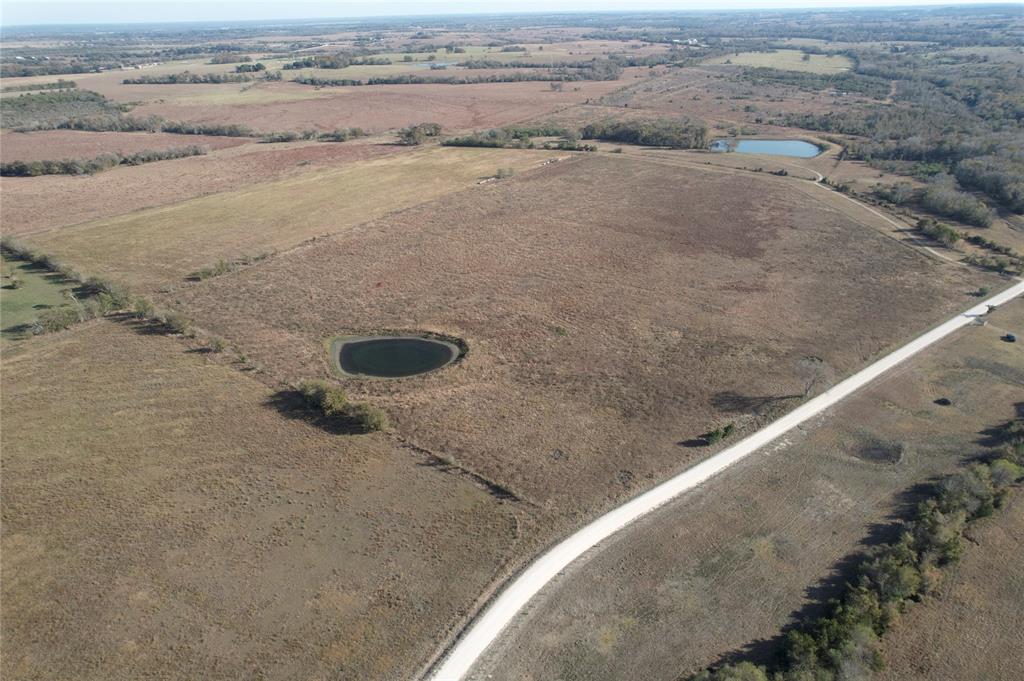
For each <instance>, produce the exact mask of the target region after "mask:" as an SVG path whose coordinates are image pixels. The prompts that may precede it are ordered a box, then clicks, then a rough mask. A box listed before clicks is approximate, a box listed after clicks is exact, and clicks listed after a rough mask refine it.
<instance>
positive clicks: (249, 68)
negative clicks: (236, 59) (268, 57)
mask: <svg viewBox="0 0 1024 681" xmlns="http://www.w3.org/2000/svg"><path fill="white" fill-rule="evenodd" d="M266 70H267V67H266V65H265V64H263V63H262V62H256V63H255V64H239V65H238V66H236V67H235V73H257V72H259V71H266Z"/></svg>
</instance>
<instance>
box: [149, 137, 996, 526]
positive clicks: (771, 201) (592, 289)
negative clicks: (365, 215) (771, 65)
mask: <svg viewBox="0 0 1024 681" xmlns="http://www.w3.org/2000/svg"><path fill="white" fill-rule="evenodd" d="M792 182H794V181H793V180H783V179H781V178H768V177H763V176H753V175H750V174H742V175H737V174H735V173H734V172H733V171H729V170H725V169H714V168H705V169H700V170H695V169H692V168H685V167H680V166H673V165H668V164H663V163H658V162H655V161H652V160H646V159H634V158H630V157H629V156H628V155H625V154H623V155H602V156H596V155H591V156H585V157H577V158H575V159H573V160H571V161H563V162H560V163H556V164H552V165H548V166H547V167H544V168H540V169H537V170H534V171H530V172H526V173H522V174H521V175H519V176H517V177H515V178H513V179H511V180H505V181H499V182H496V183H491V184H488V185H484V186H478V187H471V188H470V189H468V190H466V191H463V192H458V193H455V194H452V195H450V196H448V197H447V198H441V199H439V200H437V201H435V202H433V203H428V204H424V205H421V206H418V207H415V208H411V209H409V210H406V211H402V212H400V213H395V214H392V215H390V216H388V217H385V218H382V219H379V220H376V221H373V222H369V223H365V224H362V225H360V226H359V227H358V228H356V229H352V230H344V231H340V232H339V233H337V234H336V236H334V237H331V238H329V239H325V240H318V241H317V242H316V243H314V244H310V245H308V246H304V247H302V248H300V249H296V250H294V251H291V252H289V253H285V254H281V255H280V256H278V257H275V258H273V259H271V260H269V261H266V262H264V263H260V264H259V265H257V266H255V267H253V268H249V269H247V270H244V271H240V272H236V273H234V274H232V275H230V276H228V277H222V278H218V279H211V280H207V281H204V282H201V283H199V284H197V285H194V286H189V287H187V288H183V289H179V290H177V291H175V292H174V294H173V300H174V301H175V304H177V305H179V306H180V307H181V309H182V310H183V311H184V312H185V313H186V314H188V315H189V316H192V317H193V318H195V319H196V321H197V323H198V324H199V325H200V326H201V327H203V328H207V329H209V330H211V331H212V332H214V333H216V334H218V335H221V336H224V337H226V338H229V339H231V341H232V342H235V343H237V344H239V346H240V347H243V348H244V350H245V352H246V353H247V354H249V355H250V356H252V357H255V358H258V362H259V364H260V366H262V367H265V368H266V370H267V372H268V373H269V374H270V375H272V376H274V377H275V378H277V379H278V380H286V381H294V380H298V379H300V378H303V377H310V376H317V375H323V376H325V377H326V376H329V375H330V369H329V364H330V363H329V361H328V357H327V355H326V352H325V349H324V346H323V343H324V341H325V339H328V338H330V337H333V336H336V335H342V334H361V333H367V332H371V331H374V330H379V329H395V330H415V329H420V330H427V331H433V332H439V333H445V334H449V335H453V336H457V337H461V338H463V339H465V340H466V341H467V342H468V344H469V348H470V350H469V354H468V355H467V356H466V357H465V358H464V359H463V360H462V361H461V362H459V363H458V364H456V365H454V366H453V367H450V368H447V369H445V370H442V371H439V372H435V373H433V374H427V375H424V376H421V377H418V378H416V379H409V380H407V381H401V382H385V381H366V380H364V381H359V380H354V379H346V380H345V381H344V383H345V384H346V385H348V386H350V390H352V391H353V392H355V393H357V394H360V395H363V396H365V397H366V398H367V399H371V400H372V401H373V402H374V403H376V404H379V405H380V406H382V407H383V408H385V409H386V410H387V411H388V412H389V414H390V415H391V416H392V418H393V420H394V421H395V423H396V424H397V426H396V427H397V430H398V432H400V433H401V434H402V435H404V436H406V437H408V438H410V439H411V440H412V441H414V442H416V443H417V444H418V445H421V446H424V447H427V448H428V449H431V450H433V451H436V452H438V453H439V454H441V455H444V456H446V457H449V458H451V459H452V460H454V461H457V462H459V463H461V464H463V465H465V466H467V467H469V468H471V469H473V470H475V471H477V472H479V473H481V474H482V475H484V476H486V477H487V478H489V479H492V480H495V481H497V482H499V483H500V484H502V485H505V486H506V487H508V488H510V489H512V490H516V491H517V493H520V494H522V495H523V496H524V497H525V498H527V499H530V500H531V501H533V502H534V503H537V504H538V505H540V506H541V507H542V508H544V509H548V510H550V511H552V512H556V513H559V514H563V516H564V518H566V519H568V518H575V517H577V516H576V514H577V513H582V514H589V513H592V512H594V511H596V510H597V509H599V508H601V507H602V506H603V505H604V504H606V503H609V502H610V501H611V500H613V499H618V498H621V497H623V496H625V495H628V494H632V493H634V492H635V491H636V490H638V489H640V488H642V487H646V486H648V485H649V484H650V481H651V480H656V479H663V478H664V477H666V476H667V475H668V474H669V473H670V472H673V471H676V470H678V469H679V468H680V467H682V466H685V465H687V464H688V463H691V462H692V461H694V460H695V459H697V458H699V457H700V456H702V455H703V454H704V452H706V451H707V450H706V449H701V448H699V447H697V448H694V447H688V446H683V445H682V444H681V443H689V442H692V441H693V440H694V439H696V438H698V437H699V436H700V434H701V433H704V432H705V431H708V430H710V429H712V428H714V427H717V426H722V425H724V424H726V423H728V422H735V424H736V425H737V426H738V427H739V428H740V430H741V432H742V431H743V430H744V429H746V428H752V427H754V425H755V424H756V423H757V422H759V421H760V420H761V419H763V418H765V417H767V416H769V415H770V413H774V412H772V410H768V411H764V410H763V409H760V408H758V407H757V406H756V405H761V406H764V405H770V406H773V408H775V409H779V408H785V406H786V405H792V404H794V400H799V399H800V397H801V396H802V394H803V393H804V392H805V390H806V385H805V383H804V381H806V380H807V379H806V377H804V378H801V366H803V365H804V364H806V363H807V362H808V361H810V362H811V363H812V364H817V363H819V362H820V364H821V366H822V368H823V369H826V373H828V374H829V375H830V376H833V377H835V376H841V375H844V374H846V373H848V372H850V371H851V370H853V369H854V368H857V367H859V366H861V365H863V364H864V363H865V362H867V361H868V360H869V359H870V358H872V357H874V356H876V355H877V354H878V353H879V352H881V351H883V350H884V349H886V348H890V347H892V346H894V345H895V344H897V343H899V342H902V341H904V340H906V339H907V337H908V336H909V335H910V334H914V333H917V332H918V331H919V330H920V329H922V328H924V327H926V326H928V325H929V324H930V323H932V322H935V321H937V320H939V319H941V318H942V317H943V316H944V315H945V314H948V313H949V312H950V311H952V310H954V309H957V308H959V307H961V306H963V305H964V304H965V303H966V301H968V300H969V298H967V296H966V294H967V292H969V291H972V290H974V289H975V288H976V287H977V285H978V282H980V281H995V279H994V278H990V277H987V276H985V275H982V274H978V273H975V272H971V271H969V270H966V269H963V270H961V269H958V268H952V267H944V266H942V265H941V264H939V263H937V262H936V261H934V260H932V259H930V258H927V257H925V256H924V255H923V254H921V253H919V252H916V251H915V250H914V249H912V248H910V247H908V246H903V245H900V244H898V243H897V242H895V241H892V240H891V239H889V238H887V237H886V236H883V235H882V234H880V233H878V232H876V231H875V230H873V229H871V228H870V227H867V226H864V225H862V224H861V223H859V222H857V221H854V220H852V219H850V218H849V217H848V216H847V215H846V214H845V213H844V212H843V211H842V210H841V206H838V205H837V206H833V205H831V204H829V203H824V202H820V201H818V200H816V198H815V197H814V196H813V194H812V193H811V192H808V193H807V194H804V193H802V192H793V191H792V185H791V184H788V183H792ZM739 183H742V187H743V188H744V189H743V191H737V190H736V188H737V186H738V184H739ZM155 267H156V266H155V265H154V268H155ZM881 300H884V301H885V304H879V301H881ZM811 358H815V359H811ZM734 397H735V398H736V399H735V400H734ZM737 400H738V402H737ZM736 403H739V404H746V405H748V406H747V407H743V408H740V409H739V410H736V409H735V408H734V407H730V406H729V405H733V404H736ZM750 405H754V406H750ZM566 480H573V485H572V486H571V488H570V487H568V486H566V485H565V484H564V482H565V481H566Z"/></svg>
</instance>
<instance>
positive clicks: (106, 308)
mask: <svg viewBox="0 0 1024 681" xmlns="http://www.w3.org/2000/svg"><path fill="white" fill-rule="evenodd" d="M0 252H3V253H4V254H5V255H7V256H8V257H11V258H15V259H18V260H25V261H27V262H30V263H32V264H34V265H36V266H38V267H41V268H43V269H45V270H48V271H50V272H54V273H57V274H60V275H61V276H62V277H63V278H64V279H66V280H68V281H72V282H77V283H78V284H79V286H78V289H77V291H76V292H77V293H78V294H80V295H81V296H82V298H81V299H79V298H74V297H73V300H74V302H75V303H76V305H74V306H72V307H58V308H52V309H49V310H46V311H45V312H43V313H42V314H41V315H40V316H39V321H38V322H37V323H36V325H35V326H34V328H33V329H32V331H33V333H36V334H40V333H52V332H55V331H63V330H64V329H67V328H69V327H71V326H73V325H75V324H77V323H79V322H83V321H86V320H89V319H93V318H96V317H102V316H103V315H105V314H107V313H109V312H125V311H128V312H131V313H132V314H133V315H134V316H135V317H136V318H137V319H148V320H150V321H153V322H156V323H158V324H160V325H162V326H163V327H164V328H165V329H167V331H169V332H171V333H180V334H184V335H187V336H191V335H194V330H193V328H192V323H191V321H189V320H188V319H187V318H185V317H184V316H183V315H181V314H179V313H176V312H169V311H161V310H157V309H156V307H155V306H154V305H153V303H152V302H151V301H150V300H148V299H147V298H143V297H132V296H131V295H130V294H129V292H128V291H127V290H126V289H125V288H124V287H122V286H119V285H118V284H115V283H113V282H112V281H110V280H108V279H102V278H99V277H83V276H82V275H81V274H80V273H79V272H78V271H76V270H74V269H73V268H71V267H70V266H68V265H66V264H65V263H63V262H62V261H60V260H59V259H57V258H56V257H54V256H53V255H50V254H47V253H42V252H40V251H36V250H35V249H33V248H30V247H28V246H26V245H24V244H22V243H20V242H18V241H17V240H16V239H13V238H12V237H10V236H4V237H3V238H0Z"/></svg>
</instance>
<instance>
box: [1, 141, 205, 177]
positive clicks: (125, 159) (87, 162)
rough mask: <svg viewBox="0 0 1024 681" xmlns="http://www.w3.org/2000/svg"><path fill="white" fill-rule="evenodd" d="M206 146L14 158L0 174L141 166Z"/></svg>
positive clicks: (86, 172)
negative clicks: (54, 158) (56, 158)
mask: <svg viewBox="0 0 1024 681" xmlns="http://www.w3.org/2000/svg"><path fill="white" fill-rule="evenodd" d="M206 151H207V150H206V148H205V147H199V146H195V145H192V146H187V147H179V148H177V149H151V150H147V151H139V152H136V153H134V154H118V153H113V152H111V153H107V154H100V155H99V156H97V157H95V158H90V159H80V158H79V159H64V160H60V161H12V162H10V163H0V176H4V177H35V176H37V175H90V174H92V173H99V172H102V171H104V170H109V169H111V168H116V167H117V166H137V165H142V164H143V163H152V162H154V161H167V160H169V159H174V158H186V157H188V156H201V155H203V154H205V153H206Z"/></svg>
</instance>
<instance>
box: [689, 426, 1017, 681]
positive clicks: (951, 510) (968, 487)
mask: <svg viewBox="0 0 1024 681" xmlns="http://www.w3.org/2000/svg"><path fill="white" fill-rule="evenodd" d="M1022 464H1024V420H1021V419H1018V420H1015V421H1012V422H1010V423H1007V424H1005V425H1004V426H1002V427H1001V428H1000V429H998V432H997V434H996V437H995V446H994V448H993V449H992V450H990V452H989V454H988V455H987V456H985V457H983V458H982V460H980V461H977V462H975V463H973V464H971V465H970V466H968V467H967V468H966V469H965V470H963V471H960V472H957V473H954V474H952V475H950V476H947V477H946V478H944V479H943V480H942V481H941V482H940V483H939V484H938V485H937V486H936V488H935V493H934V495H933V496H932V497H930V498H929V499H927V500H925V501H923V502H921V503H920V504H919V505H918V507H917V510H916V512H915V514H914V517H913V518H912V519H911V520H909V521H903V522H901V523H899V524H898V526H897V528H896V529H897V530H898V532H897V536H898V538H897V539H896V540H895V541H893V542H890V543H886V544H882V545H880V546H877V547H874V548H872V549H870V550H868V551H866V552H865V554H864V556H863V560H862V561H861V563H860V565H859V566H858V568H857V570H856V572H855V574H854V575H853V578H852V579H851V581H850V582H848V583H847V585H846V587H845V590H844V593H843V594H842V595H841V596H840V597H838V598H836V599H833V600H831V601H830V602H829V606H828V610H827V612H826V613H825V614H824V615H823V616H821V617H820V618H818V619H814V620H811V621H809V622H805V623H803V624H801V625H800V626H798V627H796V628H794V629H792V630H791V631H789V632H788V633H787V634H786V638H785V642H784V644H783V650H782V651H781V655H780V657H779V660H780V661H779V662H778V663H777V665H776V668H775V669H772V670H769V669H768V668H766V667H764V666H757V665H753V664H750V663H749V662H744V663H739V664H729V665H725V666H723V667H720V668H718V669H715V670H707V671H703V672H701V673H699V674H697V675H695V676H693V677H691V681H727V680H728V681H735V680H737V679H743V680H746V681H759V680H761V681H768V679H772V680H773V681H797V680H800V681H804V680H808V679H813V680H815V681H833V680H838V679H858V678H867V677H868V676H869V675H870V672H871V671H875V670H878V669H879V668H881V666H882V659H881V655H880V653H879V652H878V648H877V643H878V640H879V637H880V636H882V635H883V634H884V633H885V632H886V631H887V630H888V629H889V628H890V627H891V626H892V624H893V622H894V621H895V620H896V619H897V618H898V617H899V614H900V613H901V612H902V611H903V610H905V608H906V607H907V605H908V604H909V602H911V601H913V600H919V599H920V598H921V597H922V596H924V595H926V594H928V593H930V592H932V591H934V589H935V587H936V585H937V583H938V580H939V578H940V569H941V568H942V567H944V566H946V565H948V564H950V563H953V562H955V561H956V560H957V559H958V558H959V557H960V555H961V553H962V552H963V550H964V532H965V530H966V528H967V527H968V525H969V524H970V523H971V522H972V521H974V520H977V519H978V518H984V517H986V516H989V515H992V513H993V512H994V511H995V510H996V509H998V508H1000V507H1002V506H1003V505H1004V504H1005V503H1006V499H1007V497H1008V496H1009V494H1010V492H1011V489H1012V487H1013V486H1015V485H1016V484H1018V483H1019V482H1020V481H1021V479H1022V478H1024V468H1022V467H1021V466H1022Z"/></svg>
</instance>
